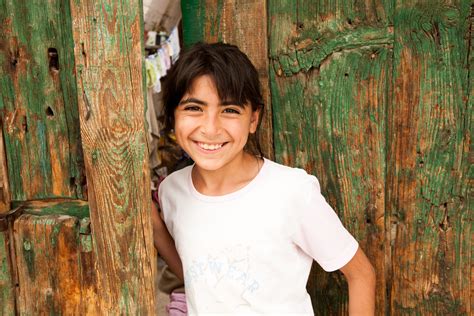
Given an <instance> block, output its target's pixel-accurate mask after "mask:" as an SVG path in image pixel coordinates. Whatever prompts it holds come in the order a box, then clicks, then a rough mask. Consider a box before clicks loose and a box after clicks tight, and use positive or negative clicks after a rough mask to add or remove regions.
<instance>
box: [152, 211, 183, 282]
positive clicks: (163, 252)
mask: <svg viewBox="0 0 474 316" xmlns="http://www.w3.org/2000/svg"><path fill="white" fill-rule="evenodd" d="M151 221H152V225H153V241H154V243H155V247H156V249H157V250H158V253H159V254H160V256H161V257H162V258H163V259H164V260H165V262H166V263H167V264H168V266H169V267H170V269H171V271H172V272H173V273H174V274H176V276H177V277H178V278H180V279H181V280H184V278H183V266H182V264H181V259H180V258H179V255H178V252H177V251H176V247H175V244H174V240H173V238H172V237H171V235H170V233H169V232H168V229H167V228H166V226H165V223H164V222H163V220H162V219H161V217H160V214H159V213H158V209H157V208H156V205H155V203H154V202H152V203H151Z"/></svg>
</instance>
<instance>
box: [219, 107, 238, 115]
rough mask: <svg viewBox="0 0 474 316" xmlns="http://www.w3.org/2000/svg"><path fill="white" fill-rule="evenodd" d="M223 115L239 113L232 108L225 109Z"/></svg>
mask: <svg viewBox="0 0 474 316" xmlns="http://www.w3.org/2000/svg"><path fill="white" fill-rule="evenodd" d="M223 112H224V113H230V114H240V111H238V110H236V109H233V108H226V109H224V111H223Z"/></svg>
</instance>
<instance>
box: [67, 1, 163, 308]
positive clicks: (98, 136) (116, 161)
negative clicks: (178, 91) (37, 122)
mask: <svg viewBox="0 0 474 316" xmlns="http://www.w3.org/2000/svg"><path fill="white" fill-rule="evenodd" d="M70 4H71V14H72V21H73V25H74V29H73V36H74V42H75V56H76V73H77V75H78V82H79V85H78V86H79V87H80V88H79V89H78V98H79V113H80V115H79V119H80V128H81V139H82V145H83V150H84V162H85V169H86V176H87V189H88V200H89V207H90V219H91V225H92V227H91V230H92V235H93V240H94V250H95V252H96V254H97V269H98V274H97V276H98V277H97V280H98V287H99V291H100V292H101V293H103V295H102V296H101V299H100V302H99V304H100V309H101V310H102V311H107V312H109V313H112V314H130V313H132V314H135V313H139V314H151V313H152V311H154V310H155V295H154V292H155V289H154V282H153V279H154V277H155V274H156V264H155V262H156V261H155V260H156V258H155V250H154V247H153V238H152V227H151V220H150V213H149V211H148V210H150V206H151V199H150V198H149V197H150V194H149V192H148V190H149V189H150V177H149V168H148V159H147V153H146V151H147V150H146V149H147V148H146V133H145V124H144V122H145V119H144V113H145V112H144V102H145V101H144V96H145V95H144V92H145V91H144V88H143V87H144V82H143V80H144V77H143V75H142V71H143V58H142V53H143V49H142V41H143V34H142V33H143V26H142V23H141V20H142V17H141V11H142V10H141V8H140V6H141V1H131V2H130V3H128V4H127V5H126V4H124V3H118V2H114V1H105V0H104V1H81V2H78V1H74V0H71V1H70Z"/></svg>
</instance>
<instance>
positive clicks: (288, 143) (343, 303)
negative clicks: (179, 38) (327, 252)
mask: <svg viewBox="0 0 474 316" xmlns="http://www.w3.org/2000/svg"><path fill="white" fill-rule="evenodd" d="M390 14H391V7H390V3H384V2H379V3H377V4H376V5H375V4H367V6H366V5H363V4H362V5H355V4H353V3H349V2H347V1H333V2H330V3H328V2H323V1H317V2H316V1H314V2H310V1H270V2H269V21H270V22H269V23H270V25H269V33H270V37H269V42H270V60H271V68H270V89H271V95H272V105H273V117H274V118H273V124H274V125H273V131H274V141H275V156H276V159H277V160H278V161H279V162H282V163H285V164H287V165H292V166H298V167H301V168H304V169H306V170H307V171H308V172H310V173H313V174H315V175H317V176H318V178H319V180H320V182H321V186H322V190H323V194H324V195H325V196H326V197H327V199H328V202H329V203H330V204H331V205H332V206H333V207H334V208H335V210H336V211H337V212H338V214H339V216H340V217H341V219H342V220H343V222H344V223H345V226H346V227H347V228H348V230H349V231H351V232H352V233H353V234H354V235H355V236H356V238H357V239H358V240H359V241H360V244H361V247H362V248H363V249H364V251H365V252H366V253H367V255H368V257H369V258H370V260H371V262H372V263H373V265H374V266H375V269H376V272H377V296H376V314H377V315H381V314H384V313H385V310H386V305H387V301H386V296H385V288H386V277H387V273H388V270H387V269H386V265H385V261H386V258H385V251H386V249H388V245H387V243H386V239H387V238H386V232H387V222H386V221H387V219H386V218H385V215H384V211H385V191H384V188H385V147H386V140H385V129H386V126H385V120H386V115H385V110H386V106H387V103H389V102H390V93H389V91H390V90H389V86H390V81H391V77H392V75H391V73H392V72H391V45H392V41H393V31H392V28H391V27H390V25H389V20H388V16H390ZM369 157H370V158H369ZM308 291H309V292H310V294H311V297H312V301H313V305H314V310H315V313H316V314H317V315H338V314H346V313H347V307H348V306H347V288H346V285H345V281H344V279H343V278H342V277H341V275H340V274H339V273H333V274H327V273H325V272H322V270H321V269H320V268H319V267H316V266H315V267H314V269H313V271H312V274H311V276H310V280H309V284H308Z"/></svg>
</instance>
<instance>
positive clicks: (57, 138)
mask: <svg viewBox="0 0 474 316" xmlns="http://www.w3.org/2000/svg"><path fill="white" fill-rule="evenodd" d="M71 29H72V25H71V19H70V10H69V4H68V2H64V1H59V0H48V1H37V0H36V1H13V0H0V34H2V36H1V39H0V91H1V95H2V97H1V98H0V116H1V120H2V122H3V124H2V128H3V133H4V137H5V147H6V148H5V150H6V156H7V162H8V172H9V173H8V176H9V181H10V187H11V194H12V197H11V198H12V200H29V199H40V198H57V197H71V198H83V197H84V196H83V192H82V185H83V184H84V176H83V167H82V165H83V163H82V155H81V149H80V136H79V126H78V124H77V122H78V113H77V92H76V79H75V74H74V53H73V41H72V34H71Z"/></svg>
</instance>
